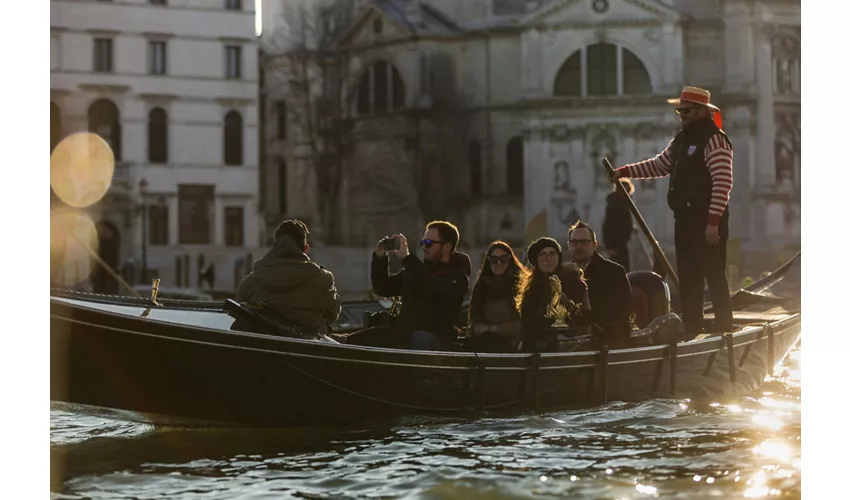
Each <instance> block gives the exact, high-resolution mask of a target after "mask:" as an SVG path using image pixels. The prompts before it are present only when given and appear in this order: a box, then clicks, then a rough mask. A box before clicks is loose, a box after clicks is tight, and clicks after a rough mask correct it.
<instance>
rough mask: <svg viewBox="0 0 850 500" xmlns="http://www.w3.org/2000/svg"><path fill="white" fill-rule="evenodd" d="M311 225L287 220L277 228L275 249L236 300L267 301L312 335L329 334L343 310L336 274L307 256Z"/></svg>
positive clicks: (256, 265) (259, 263) (241, 287)
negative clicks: (314, 333)
mask: <svg viewBox="0 0 850 500" xmlns="http://www.w3.org/2000/svg"><path fill="white" fill-rule="evenodd" d="M308 234H310V232H309V231H308V230H307V226H306V225H305V224H304V223H303V222H301V221H299V220H285V221H283V222H281V223H280V225H279V226H278V227H277V229H275V232H274V243H273V244H272V248H271V249H270V250H269V251H268V253H266V255H264V256H263V257H262V258H261V259H260V260H258V261H257V262H255V263H254V269H253V271H251V273H249V274H248V276H245V278H244V279H243V280H242V282H241V283H240V284H239V287H238V288H237V290H236V301H237V302H242V303H244V302H247V303H249V304H257V303H259V302H266V303H268V304H269V305H270V306H272V307H273V308H274V309H275V310H277V312H279V313H280V314H281V315H282V316H284V317H285V318H287V319H290V320H292V322H293V323H295V324H296V325H298V326H300V327H302V328H304V329H305V330H307V331H309V332H317V333H324V334H326V333H328V331H329V330H330V329H329V325H331V324H333V323H334V322H335V321H336V320H337V319H338V318H339V314H340V311H341V310H342V303H341V301H340V298H339V294H337V291H336V285H335V284H334V275H333V274H332V273H331V272H330V271H328V270H326V269H324V268H323V267H322V266H320V265H318V264H316V263H314V262H312V261H311V260H310V257H308V256H307V250H308V249H309V248H310V246H309V245H308V244H307V235H308Z"/></svg>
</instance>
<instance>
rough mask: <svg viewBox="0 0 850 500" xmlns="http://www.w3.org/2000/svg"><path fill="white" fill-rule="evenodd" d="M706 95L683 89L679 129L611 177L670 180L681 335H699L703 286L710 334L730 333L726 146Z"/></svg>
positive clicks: (729, 178)
mask: <svg viewBox="0 0 850 500" xmlns="http://www.w3.org/2000/svg"><path fill="white" fill-rule="evenodd" d="M710 101H711V94H710V93H709V92H708V91H707V90H705V89H701V88H697V87H685V88H684V89H683V90H682V94H681V96H680V97H678V98H675V99H668V100H667V102H669V103H670V104H673V105H675V106H677V108H676V112H677V113H679V116H680V117H681V119H682V130H681V131H680V132H679V133H678V134H676V137H674V138H673V140H672V141H670V144H668V145H667V147H666V148H664V151H662V152H661V153H660V154H659V155H658V156H655V157H653V158H650V159H648V160H644V161H641V162H638V163H633V164H631V165H626V166H623V167H620V168H618V169H617V170H616V172H615V174H616V178H617V179H619V178H622V177H632V178H636V179H648V178H656V177H666V176H668V175H669V176H670V186H669V188H668V191H667V204H668V205H669V206H670V209H671V210H672V211H673V217H674V219H675V225H674V234H675V241H676V263H677V266H678V274H679V283H680V288H681V290H680V294H681V295H680V297H681V301H682V322H683V323H684V326H685V335H686V336H687V337H693V336H696V335H698V334H699V333H700V332H702V331H703V315H702V312H703V292H704V290H705V284H706V282H708V290H709V292H710V293H711V302H712V304H713V305H714V314H715V321H714V328H713V330H714V331H715V332H729V331H732V305H731V301H730V297H729V284H728V282H727V281H726V241H727V239H728V238H729V208H728V205H729V195H730V192H731V191H732V143H731V142H730V141H729V137H727V136H726V133H725V132H723V130H722V129H721V126H722V119H721V117H720V110H719V109H718V108H717V106H715V105H713V104H711V102H710Z"/></svg>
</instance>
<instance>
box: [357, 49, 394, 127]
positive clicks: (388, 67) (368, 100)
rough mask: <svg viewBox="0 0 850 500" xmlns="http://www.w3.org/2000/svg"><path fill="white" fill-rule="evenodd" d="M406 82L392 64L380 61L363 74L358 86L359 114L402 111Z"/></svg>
mask: <svg viewBox="0 0 850 500" xmlns="http://www.w3.org/2000/svg"><path fill="white" fill-rule="evenodd" d="M404 103H405V90H404V82H403V81H402V79H401V75H400V74H399V72H398V70H397V69H396V68H395V66H393V65H392V64H390V63H387V62H385V61H379V62H377V63H375V64H373V65H372V66H370V67H369V68H367V69H366V71H364V72H363V74H362V75H361V76H360V81H359V83H358V85H357V114H358V115H369V114H379V113H386V112H388V111H395V110H398V109H402V108H403V107H404Z"/></svg>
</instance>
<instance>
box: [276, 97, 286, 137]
mask: <svg viewBox="0 0 850 500" xmlns="http://www.w3.org/2000/svg"><path fill="white" fill-rule="evenodd" d="M276 105H277V138H278V139H286V101H277V103H276Z"/></svg>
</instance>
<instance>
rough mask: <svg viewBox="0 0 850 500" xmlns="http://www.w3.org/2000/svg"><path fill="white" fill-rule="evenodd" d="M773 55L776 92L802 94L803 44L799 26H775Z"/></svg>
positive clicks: (771, 33) (771, 34)
mask: <svg viewBox="0 0 850 500" xmlns="http://www.w3.org/2000/svg"><path fill="white" fill-rule="evenodd" d="M770 41H771V53H772V55H773V74H774V92H775V93H776V94H778V95H799V94H800V60H801V45H800V31H799V28H798V27H797V28H788V27H782V28H775V29H773V30H771V32H770Z"/></svg>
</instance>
